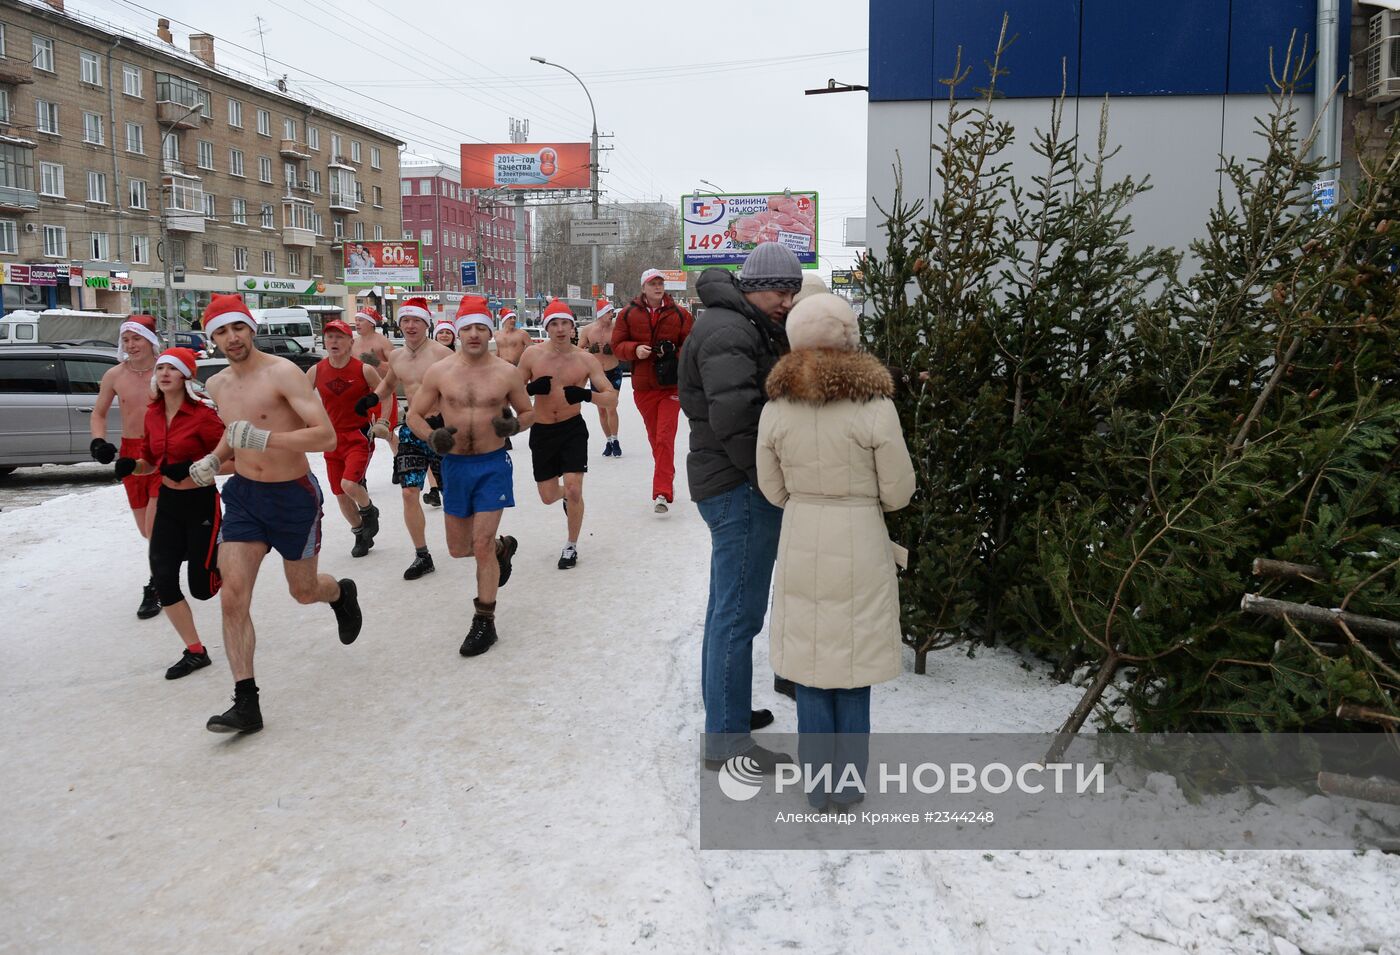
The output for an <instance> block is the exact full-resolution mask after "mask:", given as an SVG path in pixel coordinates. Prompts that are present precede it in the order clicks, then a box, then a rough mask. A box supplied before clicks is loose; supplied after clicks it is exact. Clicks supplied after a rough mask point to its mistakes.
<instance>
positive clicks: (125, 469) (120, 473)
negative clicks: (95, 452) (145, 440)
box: [112, 458, 136, 481]
mask: <svg viewBox="0 0 1400 955" xmlns="http://www.w3.org/2000/svg"><path fill="white" fill-rule="evenodd" d="M135 470H136V459H135V458H117V463H116V464H115V465H113V467H112V471H113V473H115V474H116V476H117V480H118V481H120V480H121V479H122V478H124V477H130V476H131V472H133V471H135Z"/></svg>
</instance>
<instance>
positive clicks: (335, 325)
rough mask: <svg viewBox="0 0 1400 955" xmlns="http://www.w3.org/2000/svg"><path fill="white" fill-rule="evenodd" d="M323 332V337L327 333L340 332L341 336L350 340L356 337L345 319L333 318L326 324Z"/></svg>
mask: <svg viewBox="0 0 1400 955" xmlns="http://www.w3.org/2000/svg"><path fill="white" fill-rule="evenodd" d="M321 332H322V334H323V335H324V334H325V333H326V332H340V334H342V335H345V336H347V337H349V338H354V337H355V333H354V331H352V330H351V328H350V326H349V325H348V324H347V323H346V321H345V319H343V318H333V319H331V320H330V321H329V322H326V324H325V325H324V326H323V327H322V329H321Z"/></svg>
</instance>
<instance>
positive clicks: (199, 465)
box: [190, 454, 223, 487]
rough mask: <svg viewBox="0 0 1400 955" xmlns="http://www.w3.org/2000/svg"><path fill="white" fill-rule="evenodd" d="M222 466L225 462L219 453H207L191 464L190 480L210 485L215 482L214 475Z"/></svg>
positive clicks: (205, 485) (200, 484)
mask: <svg viewBox="0 0 1400 955" xmlns="http://www.w3.org/2000/svg"><path fill="white" fill-rule="evenodd" d="M222 466H223V462H222V461H220V460H219V456H218V455H217V454H206V455H205V456H204V457H202V458H200V459H199V460H198V461H196V462H195V463H194V464H191V465H190V480H191V481H193V482H194V483H195V484H197V485H199V486H200V487H208V486H209V485H211V484H213V483H214V476H215V475H216V474H218V473H219V468H220V467H222Z"/></svg>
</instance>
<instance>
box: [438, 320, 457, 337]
mask: <svg viewBox="0 0 1400 955" xmlns="http://www.w3.org/2000/svg"><path fill="white" fill-rule="evenodd" d="M444 328H445V329H447V330H448V331H449V332H451V333H452V334H453V335H454V336H455V335H456V334H457V326H456V325H454V324H452V320H451V319H448V318H439V319H438V320H437V324H436V325H434V326H433V335H434V336H435V337H436V335H437V333H438V332H440V331H442V330H443V329H444Z"/></svg>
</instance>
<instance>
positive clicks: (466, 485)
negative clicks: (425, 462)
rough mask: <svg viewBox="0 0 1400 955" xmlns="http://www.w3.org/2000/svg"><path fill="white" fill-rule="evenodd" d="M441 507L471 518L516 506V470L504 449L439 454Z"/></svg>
mask: <svg viewBox="0 0 1400 955" xmlns="http://www.w3.org/2000/svg"><path fill="white" fill-rule="evenodd" d="M441 484H442V509H443V510H444V511H445V512H446V513H448V514H450V515H451V516H452V517H471V516H472V515H473V514H482V513H490V512H491V511H499V510H502V509H504V508H507V507H514V506H515V471H514V469H513V468H512V467H511V463H510V455H509V454H507V453H506V449H505V448H497V449H496V450H495V451H491V452H489V453H487V454H444V455H443V456H442V475H441Z"/></svg>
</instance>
